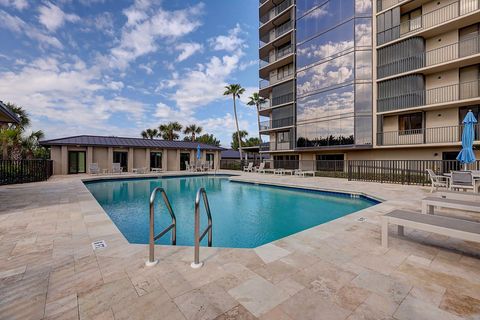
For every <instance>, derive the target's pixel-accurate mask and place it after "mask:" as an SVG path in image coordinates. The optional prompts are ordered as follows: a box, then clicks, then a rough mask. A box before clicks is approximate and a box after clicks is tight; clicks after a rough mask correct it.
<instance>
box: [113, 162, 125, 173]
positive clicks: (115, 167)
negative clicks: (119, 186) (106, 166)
mask: <svg viewBox="0 0 480 320" xmlns="http://www.w3.org/2000/svg"><path fill="white" fill-rule="evenodd" d="M122 172H123V168H122V167H121V166H120V163H118V162H114V163H112V173H118V174H121V173H122Z"/></svg>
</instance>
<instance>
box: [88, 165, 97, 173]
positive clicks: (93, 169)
mask: <svg viewBox="0 0 480 320" xmlns="http://www.w3.org/2000/svg"><path fill="white" fill-rule="evenodd" d="M88 172H89V173H90V174H99V173H100V167H99V166H98V163H90V165H89V166H88Z"/></svg>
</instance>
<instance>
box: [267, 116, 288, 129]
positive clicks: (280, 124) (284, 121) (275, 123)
mask: <svg viewBox="0 0 480 320" xmlns="http://www.w3.org/2000/svg"><path fill="white" fill-rule="evenodd" d="M292 125H293V117H287V118H281V119H274V120H267V121H262V122H260V131H267V130H272V129H277V128H284V127H289V126H292Z"/></svg>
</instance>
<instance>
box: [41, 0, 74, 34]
mask: <svg viewBox="0 0 480 320" xmlns="http://www.w3.org/2000/svg"><path fill="white" fill-rule="evenodd" d="M38 11H39V12H40V16H39V17H38V20H39V22H40V23H41V24H43V25H44V26H45V27H46V28H47V29H48V31H51V32H53V31H56V30H57V29H58V28H60V27H61V26H63V24H64V23H65V22H66V21H67V22H78V21H80V17H79V16H77V15H76V14H71V13H65V12H63V10H62V9H60V8H59V7H57V6H56V5H54V4H53V3H51V2H46V3H45V5H41V6H40V7H39V8H38Z"/></svg>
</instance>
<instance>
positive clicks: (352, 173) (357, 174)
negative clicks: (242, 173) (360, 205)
mask: <svg viewBox="0 0 480 320" xmlns="http://www.w3.org/2000/svg"><path fill="white" fill-rule="evenodd" d="M249 162H253V165H254V166H255V167H258V166H259V165H260V161H259V160H256V161H245V160H243V161H240V160H221V161H220V169H228V170H242V169H243V167H244V166H247V165H248V163H249ZM264 162H265V168H272V169H276V168H283V169H301V170H304V171H314V172H315V175H316V176H318V177H333V178H346V179H348V180H351V181H370V182H380V183H398V184H419V185H426V184H430V178H429V176H428V173H427V169H432V170H433V171H434V172H435V173H436V174H444V173H449V172H451V171H454V170H461V169H464V166H463V165H462V164H460V162H458V161H456V160H264ZM467 169H468V170H480V160H478V161H477V162H476V163H473V164H470V165H468V166H467Z"/></svg>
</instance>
